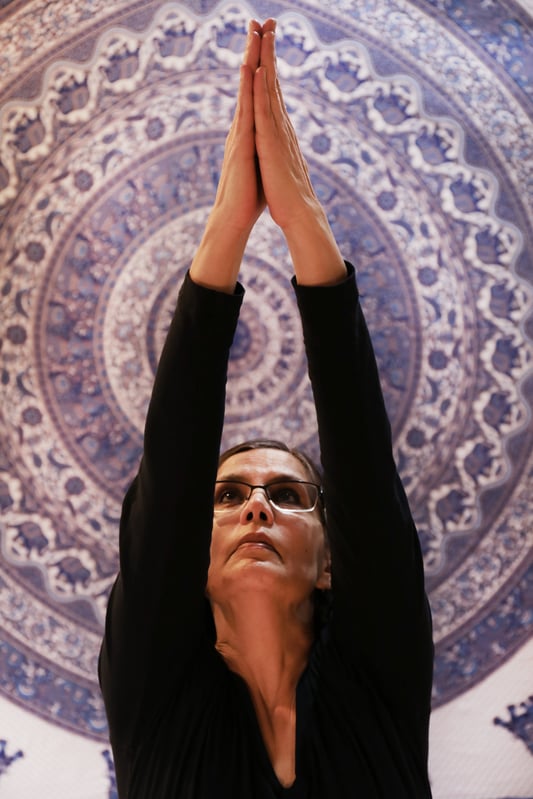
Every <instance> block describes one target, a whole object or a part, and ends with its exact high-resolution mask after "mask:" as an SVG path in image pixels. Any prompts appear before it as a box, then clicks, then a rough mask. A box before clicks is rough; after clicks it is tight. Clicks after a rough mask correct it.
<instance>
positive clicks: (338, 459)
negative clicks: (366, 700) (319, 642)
mask: <svg viewBox="0 0 533 799" xmlns="http://www.w3.org/2000/svg"><path fill="white" fill-rule="evenodd" d="M254 101H255V120H256V146H257V153H258V158H259V164H260V169H261V178H262V184H263V189H264V193H265V198H266V201H267V204H268V207H269V210H270V213H271V215H272V217H273V219H274V220H275V221H276V222H277V223H278V224H279V225H280V226H281V228H282V230H283V232H284V234H285V236H286V238H287V242H288V245H289V248H290V251H291V255H292V258H293V262H294V269H295V273H296V281H297V285H296V289H297V297H298V304H299V308H300V312H301V316H302V322H303V329H304V339H305V344H306V351H307V358H308V363H309V373H310V377H311V382H312V386H313V392H314V397H315V404H316V409H317V417H318V424H319V435H320V446H321V457H322V462H323V467H324V473H325V491H326V507H327V512H328V525H329V534H330V539H331V549H332V578H333V590H334V603H335V604H334V607H335V610H334V623H333V629H334V632H335V635H336V636H337V639H338V641H339V643H341V644H342V646H343V647H344V649H345V651H349V653H350V656H351V658H352V659H353V660H358V661H359V662H360V663H364V664H366V668H367V669H368V671H369V673H371V674H372V675H373V679H376V680H377V682H378V683H379V684H380V688H381V689H382V690H383V691H384V692H385V693H387V692H388V696H389V698H390V700H391V702H396V701H398V702H403V703H405V702H411V703H413V704H415V703H416V701H418V700H419V701H420V705H425V706H426V709H427V702H428V700H429V688H430V681H431V658H432V647H431V629H430V618H429V612H428V606H427V601H426V597H425V593H424V579H423V565H422V557H421V553H420V546H419V542H418V537H417V532H416V529H415V526H414V523H413V520H412V517H411V513H410V510H409V506H408V503H407V499H406V497H405V493H404V491H403V487H402V484H401V482H400V479H399V476H398V473H397V469H396V465H395V462H394V458H393V450H392V437H391V430H390V425H389V420H388V417H387V413H386V409H385V403H384V400H383V396H382V391H381V386H380V380H379V375H378V370H377V366H376V360H375V357H374V352H373V348H372V343H371V340H370V336H369V334H368V329H367V325H366V322H365V319H364V316H363V311H362V308H361V305H360V303H359V296H358V292H357V286H356V282H355V276H354V274H353V270H351V269H348V271H351V274H348V272H347V265H346V264H345V263H344V261H343V259H342V256H341V254H340V252H339V249H338V247H337V245H336V243H335V240H334V237H333V234H332V231H331V229H330V226H329V224H328V220H327V217H326V214H325V212H324V210H323V209H322V207H321V206H320V203H319V201H318V199H317V197H316V195H315V192H314V190H313V187H312V185H311V181H310V179H309V174H308V170H307V165H306V163H305V159H304V157H303V156H302V153H301V151H300V147H299V145H298V140H297V138H296V134H295V132H294V129H293V127H292V124H291V122H290V119H289V117H288V114H287V111H286V108H285V105H284V102H283V97H282V93H281V89H280V85H279V81H278V78H277V73H276V61H275V52H274V33H273V32H272V33H268V34H264V35H263V39H262V48H261V59H260V67H259V68H258V70H257V72H256V75H255V83H254Z"/></svg>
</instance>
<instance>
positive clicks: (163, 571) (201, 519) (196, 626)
mask: <svg viewBox="0 0 533 799" xmlns="http://www.w3.org/2000/svg"><path fill="white" fill-rule="evenodd" d="M295 290H296V295H297V301H298V307H299V310H300V314H301V318H302V325H303V332H304V340H305V346H306V352H307V359H308V364H309V374H310V377H311V382H312V386H313V392H314V397H315V404H316V409H317V418H318V426H319V437H320V447H321V459H322V465H323V470H324V491H325V501H326V508H327V515H328V535H329V540H330V546H331V556H332V586H333V609H332V614H331V618H330V621H329V622H328V623H327V624H326V626H325V627H324V628H323V629H322V631H321V633H320V635H318V637H317V639H316V641H315V643H314V646H313V648H312V650H311V653H310V657H309V662H308V665H307V668H306V669H305V671H304V672H303V674H302V676H301V678H300V680H299V683H298V686H297V694H296V781H295V783H294V784H293V786H291V788H283V787H282V786H281V784H280V783H279V781H278V779H277V777H276V774H275V772H274V770H273V768H272V766H271V763H270V761H269V758H268V754H267V751H266V748H265V745H264V743H263V740H262V737H261V732H260V729H259V725H258V721H257V718H256V715H255V711H254V708H253V705H252V700H251V697H250V694H249V691H248V688H247V686H246V684H245V683H244V681H243V680H242V679H241V678H240V677H239V676H238V675H236V674H235V673H233V672H231V671H230V670H229V668H228V667H227V666H226V664H225V662H224V660H223V659H222V657H221V656H220V655H219V654H218V652H217V651H216V650H215V648H214V643H215V631H214V625H213V619H212V614H211V610H210V607H209V603H208V601H207V599H206V597H205V585H206V579H207V569H208V564H209V547H210V536H211V528H212V518H213V487H214V481H215V478H216V472H217V463H218V450H219V445H220V438H221V433H222V425H223V418H224V400H225V381H226V373H227V362H228V355H229V349H230V346H231V342H232V339H233V335H234V332H235V328H236V325H237V319H238V313H239V308H240V305H241V302H242V296H243V291H242V289H241V288H240V286H239V287H238V288H237V290H236V292H235V294H233V295H228V294H224V293H219V292H216V291H212V290H209V289H206V288H203V287H200V286H198V285H195V284H194V283H193V281H192V280H191V279H190V278H189V277H188V276H187V277H186V278H185V281H184V284H183V286H182V288H181V291H180V295H179V300H178V304H177V309H176V312H175V315H174V318H173V321H172V323H171V327H170V330H169V333H168V336H167V339H166V343H165V346H164V348H163V353H162V355H161V359H160V363H159V367H158V371H157V375H156V380H155V384H154V389H153V394H152V399H151V403H150V407H149V411H148V417H147V422H146V430H145V443H144V455H143V458H142V462H141V465H140V468H139V472H138V474H137V477H136V478H135V480H134V482H133V484H132V486H131V488H130V489H129V491H128V493H127V495H126V497H125V500H124V505H123V512H122V519H121V527H120V573H119V575H118V577H117V580H116V583H115V585H114V587H113V591H112V594H111V597H110V601H109V607H108V612H107V619H106V630H105V637H104V642H103V646H102V652H101V656H100V665H99V675H100V682H101V686H102V691H103V696H104V701H105V705H106V710H107V715H108V720H109V728H110V737H111V744H112V748H113V753H114V759H115V767H116V774H117V783H118V790H119V795H120V797H121V799H126V797H127V799H274V797H279V798H280V799H283V797H286V798H287V799H289V797H290V798H291V799H293V798H295V797H298V799H378V798H379V799H429V798H430V796H431V791H430V788H429V783H428V777H427V765H426V763H427V738H428V720H429V706H430V687H431V676H432V654H433V650H432V641H431V621H430V614H429V610H428V603H427V599H426V595H425V592H424V578H423V566H422V558H421V553H420V547H419V542H418V537H417V533H416V529H415V526H414V523H413V521H412V518H411V514H410V511H409V507H408V504H407V500H406V497H405V494H404V491H403V488H402V485H401V482H400V479H399V477H398V474H397V470H396V466H395V463H394V459H393V454H392V442H391V433H390V426H389V422H388V419H387V414H386V411H385V406H384V402H383V397H382V393H381V388H380V383H379V377H378V372H377V367H376V362H375V358H374V354H373V350H372V345H371V342H370V338H369V335H368V331H367V327H366V324H365V321H364V317H363V313H362V310H361V307H360V304H359V299H358V293H357V287H356V283H355V278H354V275H353V270H350V274H349V276H348V277H347V279H346V280H344V281H343V282H341V283H340V284H337V285H334V286H328V287H301V286H296V284H295Z"/></svg>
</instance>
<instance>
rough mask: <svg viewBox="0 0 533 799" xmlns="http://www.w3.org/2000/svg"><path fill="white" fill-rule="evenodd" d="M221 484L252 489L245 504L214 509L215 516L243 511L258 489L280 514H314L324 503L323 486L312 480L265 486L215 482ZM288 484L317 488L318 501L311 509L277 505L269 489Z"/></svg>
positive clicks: (273, 481) (239, 482) (274, 482)
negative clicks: (321, 503) (319, 504)
mask: <svg viewBox="0 0 533 799" xmlns="http://www.w3.org/2000/svg"><path fill="white" fill-rule="evenodd" d="M221 483H228V484H230V485H241V486H247V487H248V488H249V489H250V493H249V494H248V496H247V497H246V499H245V500H244V502H241V503H240V504H239V505H234V506H232V507H229V508H214V509H213V512H214V513H215V514H225V513H231V512H232V511H233V512H234V513H236V512H237V511H240V510H242V508H243V507H244V506H245V505H246V504H247V503H248V502H249V501H250V498H251V496H252V494H253V492H254V491H255V489H256V488H261V489H262V490H263V491H264V493H265V496H266V498H267V499H268V501H269V503H270V504H271V505H272V507H273V508H275V509H276V510H278V511H279V512H280V513H312V511H314V510H315V509H316V507H317V505H318V503H319V501H320V502H323V495H324V492H323V489H322V486H321V485H318V484H317V483H313V482H311V480H290V479H284V480H271V481H270V482H269V483H265V484H264V485H252V484H251V483H247V482H246V481H245V480H215V486H217V485H220V484H221ZM286 483H298V485H306V486H313V487H314V488H316V499H315V501H314V504H313V506H312V507H311V508H282V507H280V506H279V505H277V504H276V503H275V502H274V500H273V499H272V498H271V496H270V491H269V489H270V487H271V486H276V485H284V484H286Z"/></svg>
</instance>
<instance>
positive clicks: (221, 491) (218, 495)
mask: <svg viewBox="0 0 533 799" xmlns="http://www.w3.org/2000/svg"><path fill="white" fill-rule="evenodd" d="M250 493H251V488H250V486H249V485H248V484H247V483H230V482H228V481H225V480H220V481H218V482H217V483H215V510H216V511H224V510H233V509H234V508H238V507H240V506H241V505H243V504H244V503H245V502H246V500H247V499H248V497H249V496H250Z"/></svg>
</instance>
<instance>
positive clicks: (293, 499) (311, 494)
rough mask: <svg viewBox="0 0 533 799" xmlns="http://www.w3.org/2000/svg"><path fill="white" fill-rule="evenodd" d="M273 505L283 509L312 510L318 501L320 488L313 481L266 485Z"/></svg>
mask: <svg viewBox="0 0 533 799" xmlns="http://www.w3.org/2000/svg"><path fill="white" fill-rule="evenodd" d="M266 489H267V493H268V497H269V499H270V501H271V502H272V504H273V505H275V506H276V507H277V508H280V509H281V510H296V511H298V510H312V509H313V508H314V507H315V505H316V501H317V497H318V489H317V487H316V486H315V485H313V484H312V483H300V482H292V481H290V480H288V481H287V482H284V483H271V484H270V485H269V486H266Z"/></svg>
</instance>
